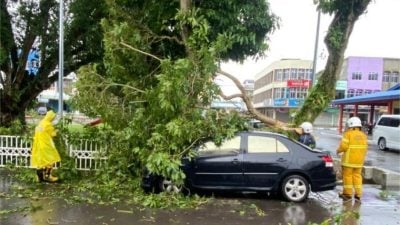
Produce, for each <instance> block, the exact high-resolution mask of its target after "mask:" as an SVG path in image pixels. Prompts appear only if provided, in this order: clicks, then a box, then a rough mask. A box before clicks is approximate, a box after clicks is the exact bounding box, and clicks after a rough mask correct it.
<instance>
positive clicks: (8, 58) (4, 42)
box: [0, 0, 106, 126]
mask: <svg viewBox="0 0 400 225" xmlns="http://www.w3.org/2000/svg"><path fill="white" fill-rule="evenodd" d="M64 4H65V5H66V7H65V8H66V9H67V10H66V16H65V18H66V21H65V32H64V33H65V34H64V42H65V44H64V46H65V47H64V53H65V54H64V60H65V63H64V69H65V71H64V75H68V73H69V72H72V71H75V70H76V69H77V68H79V67H80V66H81V65H85V64H88V63H89V62H99V60H100V59H101V58H102V54H103V48H102V47H101V46H102V32H99V31H101V28H100V19H101V18H103V17H104V16H105V15H106V8H105V3H104V1H85V0H71V1H64ZM0 15H1V21H0V23H1V26H0V29H1V37H0V70H1V71H2V76H0V84H1V85H0V86H1V87H2V88H0V111H1V113H0V126H10V125H11V124H12V121H13V120H15V119H19V120H20V121H21V122H23V123H24V121H25V110H26V109H27V108H28V107H29V106H30V105H32V103H33V102H34V101H35V99H36V96H37V95H38V94H39V93H40V92H41V91H42V90H45V89H47V88H49V87H50V86H51V85H52V84H53V83H54V82H55V81H56V80H57V79H58V75H57V74H58V72H57V71H56V69H57V66H58V38H59V37H58V24H59V19H58V15H59V4H58V1H56V0H38V1H27V0H23V1H11V0H4V1H1V3H0ZM32 48H37V49H38V50H39V54H40V56H39V68H38V73H37V74H36V75H35V74H32V73H29V72H28V71H27V70H26V69H25V68H26V63H27V59H28V54H29V51H30V50H31V49H32Z"/></svg>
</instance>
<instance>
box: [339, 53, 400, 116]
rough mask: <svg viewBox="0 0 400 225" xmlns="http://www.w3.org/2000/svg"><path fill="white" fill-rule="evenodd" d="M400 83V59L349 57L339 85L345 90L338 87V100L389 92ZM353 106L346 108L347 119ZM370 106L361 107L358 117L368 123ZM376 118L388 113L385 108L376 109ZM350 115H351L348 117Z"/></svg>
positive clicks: (344, 63)
mask: <svg viewBox="0 0 400 225" xmlns="http://www.w3.org/2000/svg"><path fill="white" fill-rule="evenodd" d="M399 81H400V59H394V58H381V57H354V56H352V57H348V58H346V59H345V60H344V62H343V67H342V70H341V73H340V76H339V80H338V83H341V84H344V85H341V86H342V87H345V88H342V89H340V88H338V85H337V87H336V99H341V98H351V97H356V96H363V95H368V94H371V93H376V92H380V91H385V90H388V89H389V88H391V87H393V86H395V85H396V84H398V83H399ZM353 107H354V106H353V105H347V106H346V107H345V108H344V113H345V117H346V116H347V117H348V116H350V115H351V114H352V112H353ZM370 110H371V109H370V106H369V105H363V106H360V108H359V110H358V116H359V117H360V118H361V120H363V121H368V120H369V119H368V115H369V114H370V113H369V112H370ZM374 110H375V111H377V112H376V113H374V114H375V115H376V116H379V112H382V113H383V112H386V110H387V109H386V108H385V107H376V108H374ZM346 114H349V115H346Z"/></svg>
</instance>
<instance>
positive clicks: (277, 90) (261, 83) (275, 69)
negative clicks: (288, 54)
mask: <svg viewBox="0 0 400 225" xmlns="http://www.w3.org/2000/svg"><path fill="white" fill-rule="evenodd" d="M311 75H312V61H310V60H301V59H282V60H279V61H276V62H273V63H271V64H270V65H269V66H268V67H266V68H265V69H264V70H262V71H261V72H259V73H258V74H256V75H255V80H254V93H253V103H254V107H255V108H256V109H257V110H258V111H260V112H262V113H263V114H265V115H266V116H268V117H271V118H274V119H277V120H280V121H286V122H288V121H290V119H291V116H292V115H291V109H297V108H298V107H300V106H301V105H302V104H303V102H304V99H305V97H306V96H307V94H308V91H309V88H310V87H311V80H312V79H311V78H312V77H311Z"/></svg>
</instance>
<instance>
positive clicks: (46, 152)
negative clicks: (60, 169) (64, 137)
mask: <svg viewBox="0 0 400 225" xmlns="http://www.w3.org/2000/svg"><path fill="white" fill-rule="evenodd" d="M55 116H56V114H55V113H54V112H53V111H51V110H50V111H48V112H47V114H46V116H45V117H44V118H43V119H42V120H41V121H40V122H39V124H38V125H37V126H36V128H35V136H34V138H33V146H32V158H31V165H32V167H33V168H36V169H42V168H44V167H51V166H52V165H53V164H54V163H56V162H60V161H61V158H60V155H59V153H58V151H57V149H56V147H55V145H54V142H53V137H54V136H56V134H57V132H56V130H55V128H54V126H53V124H52V123H51V122H52V121H53V119H54V118H55Z"/></svg>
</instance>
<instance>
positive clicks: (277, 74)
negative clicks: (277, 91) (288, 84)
mask: <svg viewBox="0 0 400 225" xmlns="http://www.w3.org/2000/svg"><path fill="white" fill-rule="evenodd" d="M274 80H275V81H282V70H275V79H274Z"/></svg>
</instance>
